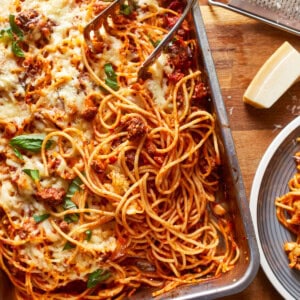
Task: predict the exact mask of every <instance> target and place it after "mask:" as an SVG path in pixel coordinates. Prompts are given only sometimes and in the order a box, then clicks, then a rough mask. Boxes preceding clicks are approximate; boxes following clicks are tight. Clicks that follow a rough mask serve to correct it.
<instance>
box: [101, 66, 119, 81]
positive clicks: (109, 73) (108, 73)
mask: <svg viewBox="0 0 300 300" xmlns="http://www.w3.org/2000/svg"><path fill="white" fill-rule="evenodd" d="M104 72H105V74H106V76H107V77H109V78H116V77H117V75H116V73H115V71H114V69H113V66H112V64H111V63H107V64H105V65H104Z"/></svg>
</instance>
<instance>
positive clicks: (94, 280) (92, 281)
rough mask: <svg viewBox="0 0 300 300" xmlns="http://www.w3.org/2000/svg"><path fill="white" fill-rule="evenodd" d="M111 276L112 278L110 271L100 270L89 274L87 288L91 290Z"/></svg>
mask: <svg viewBox="0 0 300 300" xmlns="http://www.w3.org/2000/svg"><path fill="white" fill-rule="evenodd" d="M110 276H111V273H110V271H109V270H103V269H98V270H96V271H95V272H93V273H91V274H89V278H88V282H87V287H88V288H89V289H90V288H93V287H95V286H96V285H97V284H99V283H100V282H103V281H105V280H107V279H108V278H109V277H110Z"/></svg>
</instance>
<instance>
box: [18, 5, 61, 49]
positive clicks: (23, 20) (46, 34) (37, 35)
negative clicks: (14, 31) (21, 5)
mask: <svg viewBox="0 0 300 300" xmlns="http://www.w3.org/2000/svg"><path fill="white" fill-rule="evenodd" d="M15 22H16V24H17V26H18V27H19V28H20V29H21V30H22V31H23V32H24V33H25V35H26V38H27V40H33V41H34V42H35V45H36V47H38V48H42V47H43V46H45V45H46V44H48V43H49V40H50V37H51V33H52V32H53V26H55V23H54V22H53V21H52V20H50V19H48V18H47V17H45V16H44V15H41V14H39V13H38V12H37V11H36V10H34V9H29V10H24V11H22V12H20V13H19V14H18V15H17V16H16V19H15Z"/></svg>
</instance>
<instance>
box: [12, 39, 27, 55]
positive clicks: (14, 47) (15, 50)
mask: <svg viewBox="0 0 300 300" xmlns="http://www.w3.org/2000/svg"><path fill="white" fill-rule="evenodd" d="M11 51H12V52H13V54H14V55H15V56H18V57H25V54H24V52H23V50H22V49H21V47H20V46H19V42H18V41H13V42H12V44H11Z"/></svg>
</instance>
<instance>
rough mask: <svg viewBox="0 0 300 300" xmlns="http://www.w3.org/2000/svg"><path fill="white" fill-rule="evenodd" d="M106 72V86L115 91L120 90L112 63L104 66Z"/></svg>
mask: <svg viewBox="0 0 300 300" xmlns="http://www.w3.org/2000/svg"><path fill="white" fill-rule="evenodd" d="M104 72H105V74H106V76H107V77H106V79H105V84H106V85H108V86H109V87H110V88H112V89H113V90H114V91H117V90H118V89H119V85H118V81H117V74H116V73H115V71H114V69H113V66H112V64H111V63H107V64H105V65H104Z"/></svg>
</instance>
